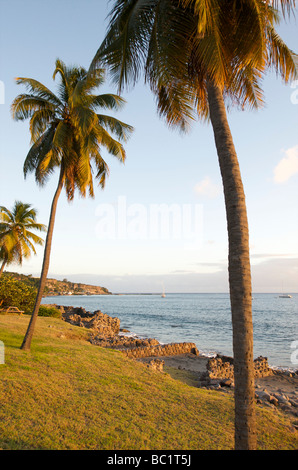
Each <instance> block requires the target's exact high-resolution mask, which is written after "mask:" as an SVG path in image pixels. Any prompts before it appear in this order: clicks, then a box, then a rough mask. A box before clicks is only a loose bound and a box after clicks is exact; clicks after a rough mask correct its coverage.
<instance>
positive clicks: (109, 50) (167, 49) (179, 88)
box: [91, 0, 297, 130]
mask: <svg viewBox="0 0 298 470" xmlns="http://www.w3.org/2000/svg"><path fill="white" fill-rule="evenodd" d="M271 3H272V2H271ZM274 3H275V2H274ZM276 3H277V2H276ZM113 4H114V6H113V8H112V10H111V12H110V15H109V17H110V24H109V28H108V32H107V34H106V37H105V39H104V41H103V43H102V45H101V46H100V48H99V49H98V51H97V53H96V55H95V57H94V59H93V62H92V66H91V67H95V66H96V65H97V64H99V63H100V64H104V65H109V66H110V72H111V76H112V79H113V80H114V82H115V83H116V84H117V85H118V86H119V88H120V89H121V88H123V87H124V86H128V85H134V84H135V83H136V82H137V81H138V79H139V78H140V76H141V74H142V73H143V74H144V77H145V82H146V83H148V84H149V85H150V87H151V90H152V91H153V93H154V94H155V96H156V100H157V104H158V111H159V113H160V115H161V116H163V117H165V118H166V120H167V122H168V123H169V125H171V126H178V127H180V128H181V129H182V130H185V129H187V127H188V125H189V123H190V122H191V121H192V120H193V119H194V118H195V117H196V115H198V116H199V117H201V118H204V119H206V118H207V117H208V116H209V104H208V90H207V86H208V82H209V81H212V82H213V83H215V84H216V85H217V86H218V87H220V89H221V90H222V91H223V95H224V97H225V99H226V101H227V104H237V105H239V106H241V107H244V106H247V105H248V106H249V107H253V108H256V107H258V106H260V105H262V103H263V98H262V95H263V93H262V89H261V82H262V78H263V76H264V74H265V72H266V71H267V70H268V69H274V70H276V72H277V73H278V74H280V75H281V76H282V78H283V79H284V81H285V82H289V81H290V80H292V79H295V78H296V77H297V70H296V68H295V57H296V59H297V55H295V54H294V53H293V52H292V51H291V50H290V49H289V48H288V47H287V46H286V44H285V43H284V42H283V40H282V39H281V38H280V36H279V35H278V33H277V32H276V30H275V25H276V24H278V22H279V15H278V12H277V10H276V9H275V8H274V6H277V5H274V6H272V5H270V2H268V1H263V0H251V1H238V0H235V1H222V0H212V1H208V2H206V1H202V0H130V1H124V0H115V1H114V2H113ZM294 4H295V2H294V1H292V0H288V1H285V2H284V4H283V8H282V12H283V14H284V15H286V14H288V13H290V12H291V10H292V8H291V7H292V6H294ZM286 6H287V7H288V8H286ZM169 38H171V40H170V41H169Z"/></svg>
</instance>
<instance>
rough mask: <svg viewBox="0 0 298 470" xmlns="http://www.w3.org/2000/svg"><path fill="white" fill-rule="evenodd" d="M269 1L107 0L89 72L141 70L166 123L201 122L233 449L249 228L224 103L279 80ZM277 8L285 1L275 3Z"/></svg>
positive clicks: (243, 100)
mask: <svg viewBox="0 0 298 470" xmlns="http://www.w3.org/2000/svg"><path fill="white" fill-rule="evenodd" d="M277 3H278V2H275V1H269V0H268V1H263V0H249V1H248V0H247V1H246V0H227V1H224V2H223V1H221V0H208V1H206V0H116V1H115V2H114V8H113V9H112V11H111V13H110V23H109V27H108V32H107V34H106V37H105V39H104V41H103V43H102V45H101V46H100V48H99V50H98V51H97V53H96V55H95V57H94V59H93V62H92V64H91V70H92V68H93V67H94V66H95V65H96V64H98V63H101V64H105V65H109V66H110V71H111V76H112V79H113V80H114V81H115V83H117V84H118V86H119V90H121V89H122V88H123V86H125V85H127V84H133V85H134V84H135V83H136V82H137V80H138V79H139V77H140V75H141V73H142V72H143V73H144V76H145V82H147V83H149V85H150V87H151V90H152V91H153V93H154V94H155V96H156V99H157V106H158V112H159V114H160V115H161V116H163V117H165V118H166V120H167V122H168V124H169V125H170V126H177V127H180V128H181V129H182V130H186V129H187V128H188V126H189V124H190V122H192V121H193V120H194V119H195V117H196V116H198V117H199V118H202V119H210V121H211V124H212V127H213V131H214V138H215V144H216V149H217V154H218V160H219V165H220V170H221V175H222V182H223V188H224V197H225V206H226V217H227V229H228V237H229V266H228V270H229V288H230V301H231V311H232V325H233V354H234V376H235V447H236V449H254V448H255V447H256V424H255V404H254V367H253V324H252V305H251V270H250V256H249V231H248V220H247V212H246V204H245V194H244V189H243V184H242V180H241V174H240V169H239V163H238V159H237V154H236V150H235V146H234V143H233V139H232V135H231V131H230V128H229V124H228V120H227V113H226V104H229V105H231V104H232V105H233V104H236V105H238V106H241V107H245V106H250V107H254V108H257V107H258V106H259V105H261V104H262V100H263V98H262V90H261V87H260V81H261V78H262V77H263V75H264V73H265V71H266V70H267V69H268V68H269V67H274V68H275V69H276V71H277V72H278V73H280V74H281V76H282V78H283V79H284V80H285V82H287V81H288V80H290V79H292V78H293V77H295V76H296V69H295V65H294V55H293V54H292V53H291V51H290V50H289V49H288V48H287V46H286V45H285V43H284V42H283V41H282V39H281V38H280V37H279V35H278V34H277V32H276V30H275V29H274V26H275V24H276V22H277V21H278V13H277V11H276V9H275V7H276V4H277ZM281 5H282V11H283V14H284V15H285V14H288V13H290V12H291V10H292V8H293V7H294V6H295V2H294V0H293V1H290V0H288V1H287V0H283V1H282V2H281Z"/></svg>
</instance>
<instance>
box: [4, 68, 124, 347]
mask: <svg viewBox="0 0 298 470" xmlns="http://www.w3.org/2000/svg"><path fill="white" fill-rule="evenodd" d="M57 75H58V76H60V84H59V88H58V93H57V94H54V93H53V92H52V91H50V90H49V89H48V88H47V87H46V86H44V85H43V84H42V83H40V82H38V81H36V80H33V79H31V78H18V79H17V84H19V85H25V86H26V87H27V90H28V92H29V93H26V94H21V95H19V96H17V97H16V98H15V100H14V101H13V103H12V114H13V118H14V119H15V120H23V119H28V118H29V119H30V134H31V143H32V146H31V148H30V150H29V152H28V155H27V157H26V159H25V162H24V174H25V177H26V176H27V174H28V173H30V172H34V174H35V179H36V182H37V183H38V184H39V185H44V184H45V182H46V181H47V179H48V178H49V176H50V175H51V174H52V173H53V171H54V170H55V169H56V168H58V169H59V180H58V185H57V189H56V192H55V194H54V198H53V201H52V206H51V213H50V219H49V226H48V233H47V238H46V244H45V250H44V258H43V265H42V272H41V276H40V281H39V287H38V293H37V297H36V301H35V306H34V310H33V313H32V316H31V319H30V323H29V326H28V329H27V332H26V335H25V337H24V340H23V344H22V346H21V348H22V349H24V350H28V349H30V345H31V340H32V336H33V332H34V326H35V322H36V318H37V315H38V310H39V306H40V302H41V299H42V295H43V291H44V287H45V283H46V278H47V273H48V269H49V263H50V252H51V244H52V235H53V229H54V221H55V214H56V208H57V203H58V199H59V196H60V194H61V191H62V188H65V191H66V195H67V199H68V200H72V199H73V197H74V193H75V190H77V191H78V193H79V194H80V195H81V196H83V197H85V196H86V192H87V191H88V193H89V195H90V196H91V197H94V188H93V171H95V178H96V179H97V180H98V182H99V185H100V186H101V187H102V188H103V187H104V185H105V181H106V176H107V175H108V171H109V168H108V165H107V163H106V162H105V160H104V159H103V157H102V155H101V148H104V149H106V150H107V151H108V153H110V154H111V155H113V156H115V157H117V158H118V159H119V161H120V162H124V160H125V150H124V148H123V145H122V144H121V143H120V142H119V141H118V140H115V139H114V138H113V137H112V136H111V134H110V133H114V134H115V136H116V137H117V138H118V139H119V140H120V141H121V140H123V141H126V139H127V138H128V137H129V135H130V133H131V132H132V130H133V129H132V127H131V126H129V125H128V124H125V123H123V122H121V121H119V120H117V119H116V118H114V117H112V116H109V115H106V114H98V113H97V112H96V111H97V110H98V108H102V109H103V110H106V109H112V110H118V109H120V108H121V107H122V106H123V104H124V100H123V99H122V98H121V97H120V96H118V95H114V94H101V95H98V94H94V91H95V90H96V89H97V87H98V86H100V85H102V84H103V83H104V79H105V74H104V70H103V69H95V70H94V71H92V72H90V73H88V72H87V71H86V70H85V69H84V68H82V67H67V66H66V65H65V64H64V63H63V62H62V61H61V60H59V59H57V61H56V67H55V71H54V75H53V78H54V79H55V77H56V76H57Z"/></svg>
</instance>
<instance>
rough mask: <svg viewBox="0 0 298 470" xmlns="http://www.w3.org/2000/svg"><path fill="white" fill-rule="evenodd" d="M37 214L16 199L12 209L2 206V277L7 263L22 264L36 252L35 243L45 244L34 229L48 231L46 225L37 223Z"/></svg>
mask: <svg viewBox="0 0 298 470" xmlns="http://www.w3.org/2000/svg"><path fill="white" fill-rule="evenodd" d="M36 216H37V211H36V210H35V209H34V208H32V207H31V205H30V204H24V203H22V202H21V201H15V203H14V206H13V208H12V210H9V209H7V208H6V207H4V206H0V260H1V261H2V264H1V268H0V277H1V275H2V273H3V271H4V267H5V266H6V265H8V264H11V263H18V264H22V262H23V259H24V258H30V256H31V254H32V252H33V253H34V254H36V251H35V246H34V245H35V244H36V245H42V244H43V239H42V238H40V237H39V236H38V235H36V234H35V233H34V231H35V230H38V231H46V226H45V225H43V224H39V223H37V222H36ZM32 230H33V231H32Z"/></svg>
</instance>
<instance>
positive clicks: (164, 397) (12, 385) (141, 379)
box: [0, 316, 297, 450]
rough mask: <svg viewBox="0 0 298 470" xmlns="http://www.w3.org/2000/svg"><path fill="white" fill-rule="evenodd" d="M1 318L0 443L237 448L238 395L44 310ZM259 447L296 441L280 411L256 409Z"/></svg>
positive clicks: (20, 445)
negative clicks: (118, 347) (29, 340)
mask: <svg viewBox="0 0 298 470" xmlns="http://www.w3.org/2000/svg"><path fill="white" fill-rule="evenodd" d="M27 324H28V317H26V316H23V317H18V316H0V340H1V341H3V342H4V344H5V364H3V365H0V448H2V449H131V450H132V449H154V450H158V449H164V450H165V449H180V450H182V449H184V450H189V449H231V448H232V446H233V400H232V399H231V398H229V397H227V396H226V395H224V394H220V393H219V392H214V391H207V390H200V389H197V388H194V387H190V386H188V385H186V384H184V383H182V382H180V381H179V380H174V379H172V378H171V377H170V376H169V375H168V374H161V373H159V372H155V371H151V370H149V369H147V368H146V367H145V366H144V365H143V364H140V363H138V362H135V361H133V360H131V359H127V358H125V357H123V356H122V355H121V353H119V352H117V351H112V350H107V349H102V348H99V347H97V346H93V345H91V344H90V343H88V341H87V338H88V331H87V330H84V329H83V328H79V327H74V326H71V325H69V324H67V323H65V322H63V321H61V320H57V319H52V318H39V319H38V322H37V328H36V333H35V338H34V341H33V344H32V351H31V352H30V353H28V352H24V351H21V350H20V349H19V347H20V344H21V342H22V338H23V336H24V333H25V330H26V327H27ZM258 428H259V433H258V435H259V448H261V449H265V448H266V449H295V448H297V433H295V432H293V431H292V430H291V429H290V426H289V422H288V421H286V420H285V418H283V417H282V415H281V414H273V413H272V412H271V411H269V410H263V409H260V408H258Z"/></svg>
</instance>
